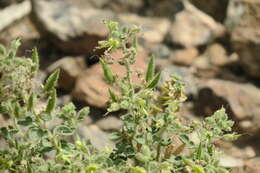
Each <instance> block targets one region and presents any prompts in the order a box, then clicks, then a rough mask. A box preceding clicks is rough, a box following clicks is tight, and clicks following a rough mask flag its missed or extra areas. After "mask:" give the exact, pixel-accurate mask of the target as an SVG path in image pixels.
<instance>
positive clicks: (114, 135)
mask: <svg viewBox="0 0 260 173" xmlns="http://www.w3.org/2000/svg"><path fill="white" fill-rule="evenodd" d="M108 138H109V139H110V140H119V139H120V138H122V134H121V133H118V132H114V133H111V134H110V135H109V137H108Z"/></svg>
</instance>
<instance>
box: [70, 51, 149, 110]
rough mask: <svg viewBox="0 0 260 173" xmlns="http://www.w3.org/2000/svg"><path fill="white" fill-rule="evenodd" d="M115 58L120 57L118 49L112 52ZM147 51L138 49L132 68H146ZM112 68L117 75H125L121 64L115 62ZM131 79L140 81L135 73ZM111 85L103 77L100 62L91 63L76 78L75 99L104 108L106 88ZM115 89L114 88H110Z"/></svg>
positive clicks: (142, 69) (106, 99) (106, 98)
mask: <svg viewBox="0 0 260 173" xmlns="http://www.w3.org/2000/svg"><path fill="white" fill-rule="evenodd" d="M112 56H113V57H114V58H115V60H119V59H120V58H122V52H121V51H120V52H119V51H118V52H115V53H113V54H112ZM146 58H147V53H146V52H145V51H144V50H140V51H139V53H138V54H137V58H136V63H135V64H134V67H133V68H134V69H135V70H138V71H144V69H146ZM111 68H112V70H113V71H114V72H115V73H116V74H117V75H118V76H119V77H122V76H124V75H125V69H124V67H123V66H121V65H119V64H117V63H115V64H112V65H111ZM133 81H134V82H140V80H139V78H138V77H137V75H136V74H133ZM109 87H111V86H110V85H109V84H108V83H107V82H106V81H105V80H104V77H103V69H102V67H101V65H100V64H95V65H92V66H91V67H90V68H88V69H86V70H85V71H84V72H83V73H82V74H81V75H80V76H79V77H78V79H77V81H76V86H75V88H74V91H73V97H74V98H75V100H79V101H83V102H85V103H87V104H89V105H91V106H94V107H98V108H105V107H106V103H107V101H108V99H109V94H108V88H109ZM112 90H115V91H116V89H115V88H112Z"/></svg>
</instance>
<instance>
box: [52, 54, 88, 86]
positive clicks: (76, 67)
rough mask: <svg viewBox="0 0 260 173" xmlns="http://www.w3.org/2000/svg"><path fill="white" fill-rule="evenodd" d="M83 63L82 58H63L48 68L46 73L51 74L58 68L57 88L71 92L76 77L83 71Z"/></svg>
mask: <svg viewBox="0 0 260 173" xmlns="http://www.w3.org/2000/svg"><path fill="white" fill-rule="evenodd" d="M84 61H85V60H84V57H64V58H62V59H60V60H58V61H56V62H55V63H53V64H52V65H51V66H50V67H48V69H47V71H48V72H49V73H51V72H53V71H55V69H57V68H59V69H60V77H59V88H63V89H65V90H71V89H72V88H73V87H74V85H75V82H76V79H77V77H78V76H80V75H81V74H82V73H83V71H84V69H85V62H84Z"/></svg>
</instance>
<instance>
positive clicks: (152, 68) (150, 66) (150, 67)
mask: <svg viewBox="0 0 260 173" xmlns="http://www.w3.org/2000/svg"><path fill="white" fill-rule="evenodd" d="M154 71H155V64H154V56H151V57H150V60H149V64H148V67H147V71H146V82H149V81H150V80H152V79H153V77H154Z"/></svg>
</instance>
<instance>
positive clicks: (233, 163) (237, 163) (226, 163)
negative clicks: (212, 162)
mask: <svg viewBox="0 0 260 173" xmlns="http://www.w3.org/2000/svg"><path fill="white" fill-rule="evenodd" d="M219 164H220V166H223V167H226V168H234V167H243V166H244V161H243V160H242V159H237V158H235V157H232V156H229V155H225V154H223V155H222V156H221V157H220V161H219Z"/></svg>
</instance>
